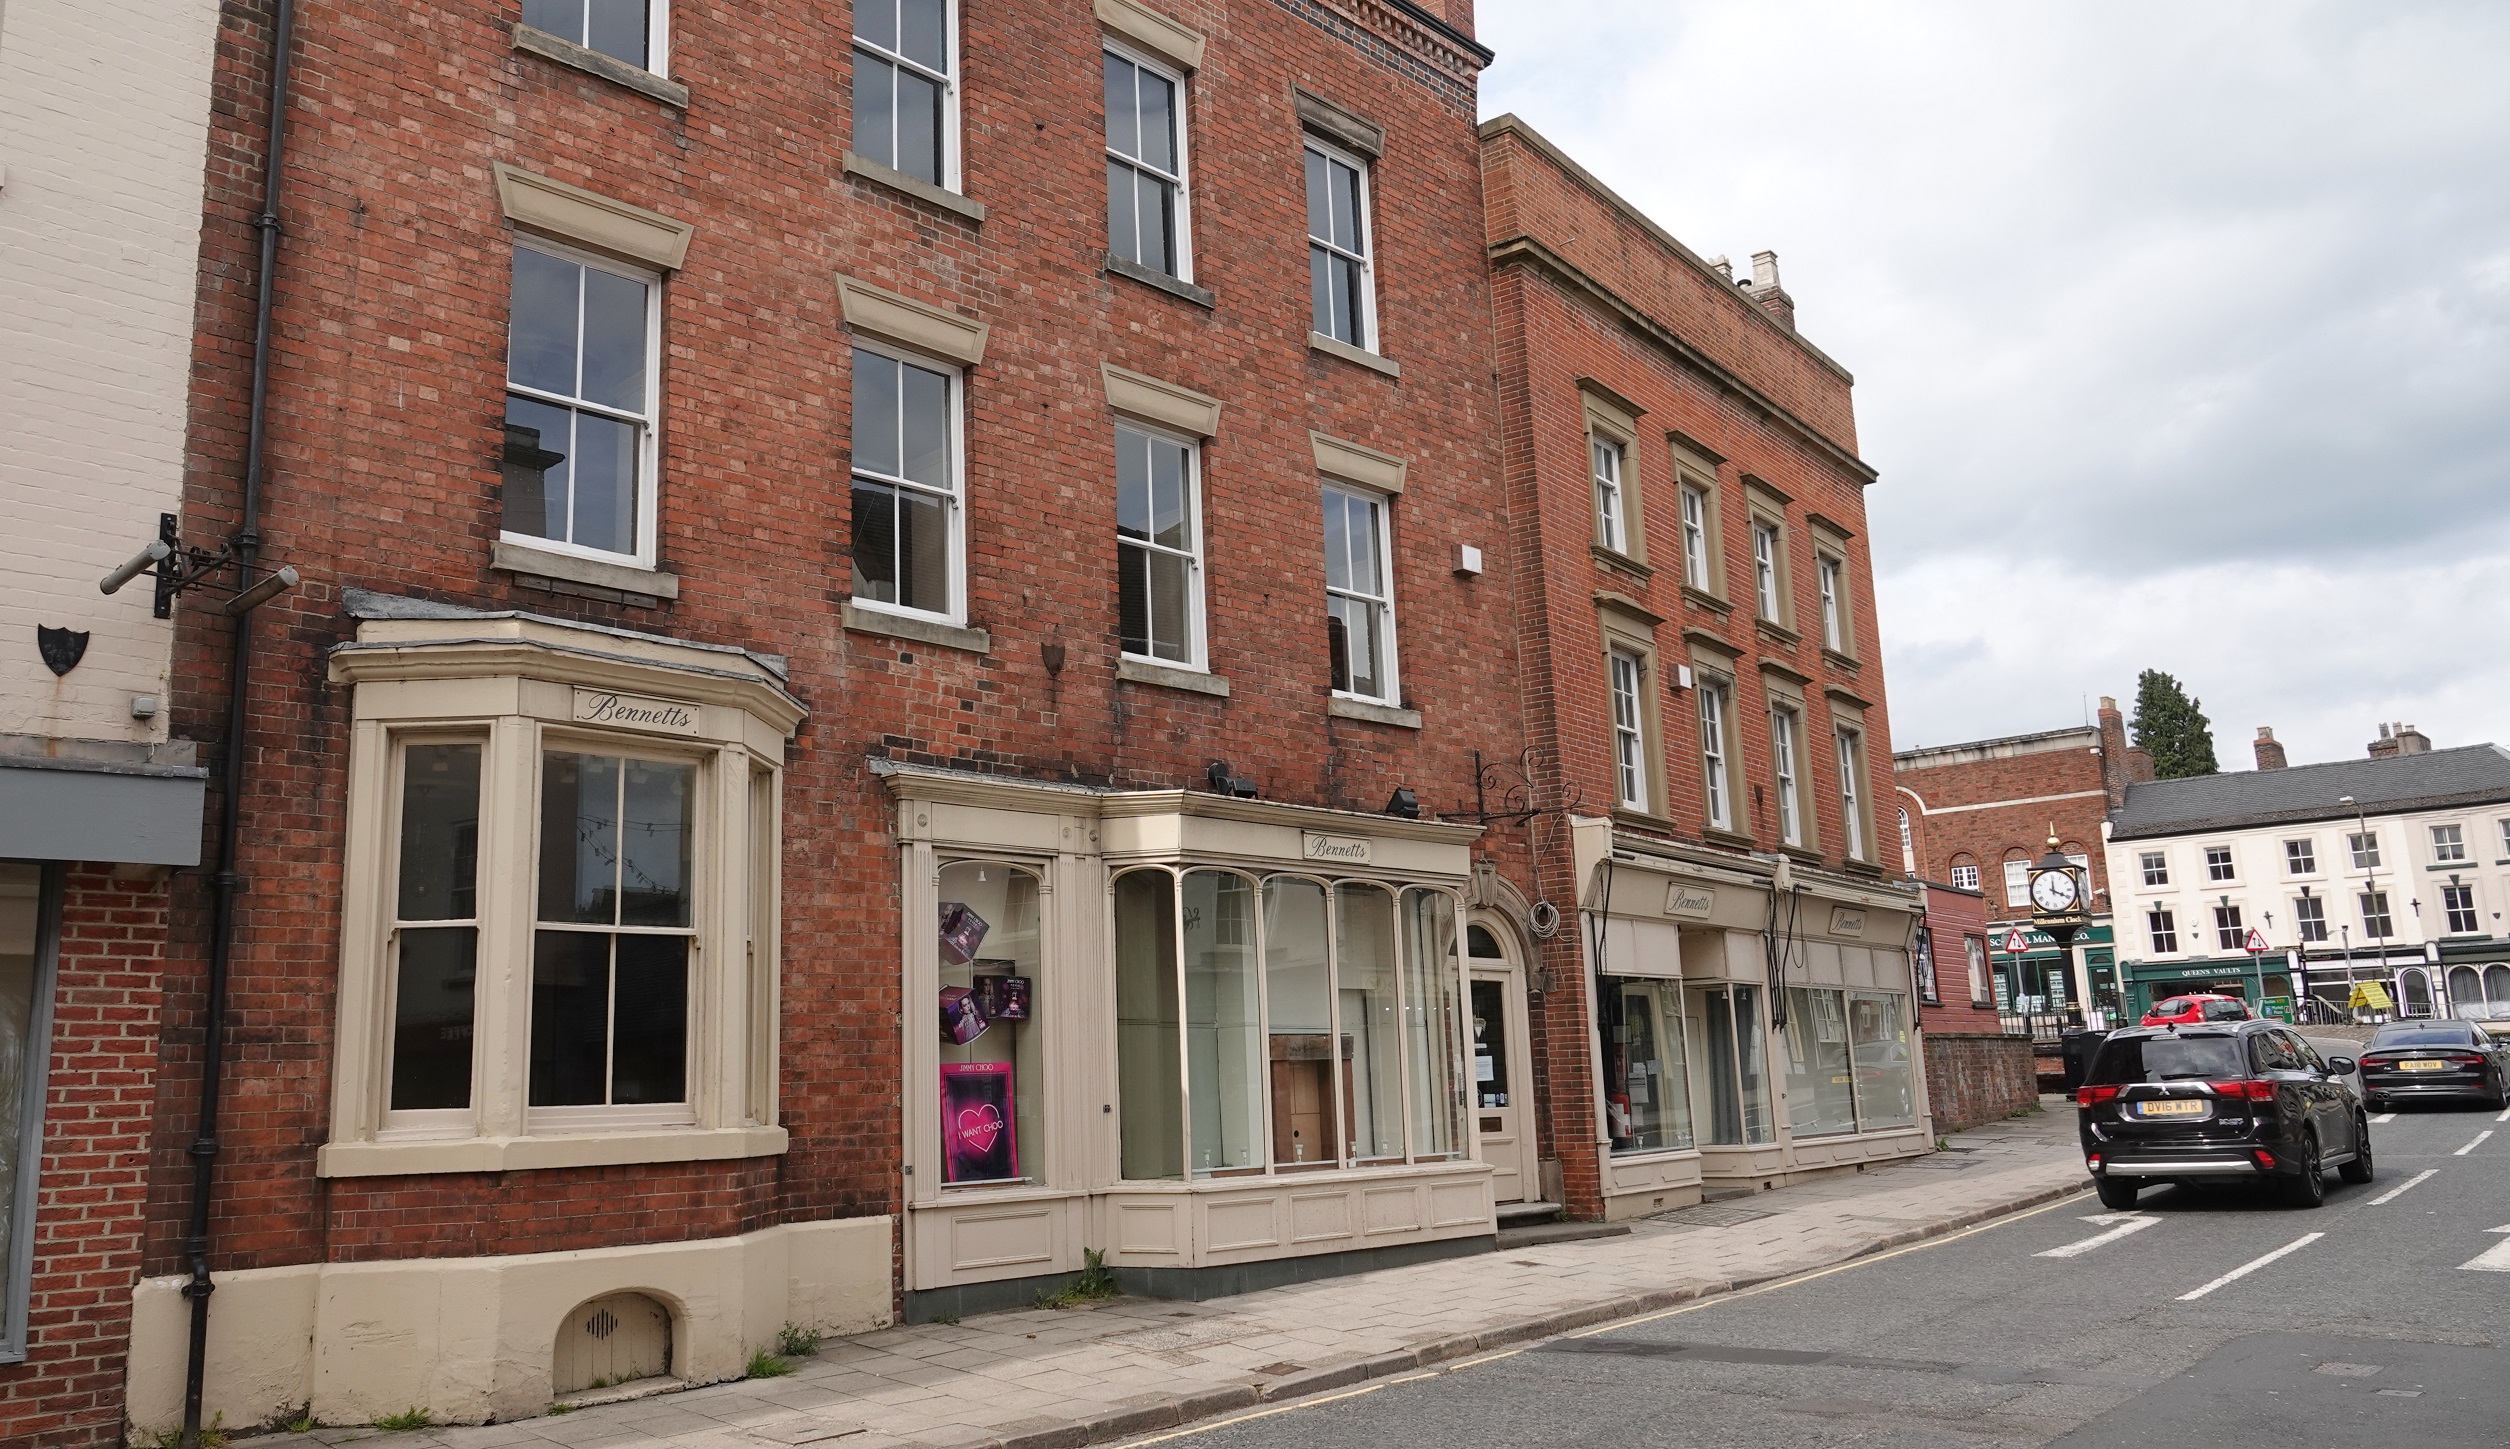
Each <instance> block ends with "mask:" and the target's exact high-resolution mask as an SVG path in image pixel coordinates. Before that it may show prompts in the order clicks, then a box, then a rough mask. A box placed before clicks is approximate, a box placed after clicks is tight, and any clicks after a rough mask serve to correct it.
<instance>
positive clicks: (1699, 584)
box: [1682, 483, 2510, 841]
mask: <svg viewBox="0 0 2510 1449" xmlns="http://www.w3.org/2000/svg"><path fill="white" fill-rule="evenodd" d="M1708 580H1709V573H1708V495H1707V494H1706V493H1704V492H1702V491H1701V490H1699V489H1697V488H1694V487H1692V486H1691V485H1689V484H1687V483H1685V484H1683V485H1682V582H1684V583H1686V584H1689V585H1690V586H1691V587H1692V588H1695V589H1698V590H1700V591H1701V592H1703V593H1706V592H1708V591H1709V585H1708ZM2502 839H2504V840H2505V841H2510V820H2505V821H2503V822H2502Z"/></svg>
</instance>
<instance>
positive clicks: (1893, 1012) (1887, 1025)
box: [1848, 991, 1917, 1132]
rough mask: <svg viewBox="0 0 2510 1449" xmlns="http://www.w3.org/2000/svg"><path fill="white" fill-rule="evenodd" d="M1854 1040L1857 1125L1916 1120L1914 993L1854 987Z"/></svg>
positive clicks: (1851, 1043) (1851, 1007)
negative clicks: (1910, 996)
mask: <svg viewBox="0 0 2510 1449" xmlns="http://www.w3.org/2000/svg"><path fill="white" fill-rule="evenodd" d="M1848 1041H1849V1046H1850V1048H1851V1050H1853V1051H1854V1053H1855V1055H1856V1122H1857V1126H1858V1127H1859V1128H1860V1129H1862V1130H1864V1131H1868V1132H1871V1131H1873V1130H1875V1129H1877V1128H1882V1127H1907V1126H1910V1125H1912V1124H1914V1123H1915V1122H1916V1121H1917V1089H1916V1084H1915V1082H1914V1080H1913V1079H1912V1077H1911V1074H1910V1062H1911V1055H1910V1052H1909V1003H1908V998H1907V997H1905V996H1903V995H1901V994H1900V993H1899V992H1896V991H1851V992H1849V993H1848Z"/></svg>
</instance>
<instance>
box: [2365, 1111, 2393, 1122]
mask: <svg viewBox="0 0 2510 1449" xmlns="http://www.w3.org/2000/svg"><path fill="white" fill-rule="evenodd" d="M2396 1120H2397V1114H2396V1113H2394V1112H2382V1113H2380V1114H2379V1115H2378V1116H2376V1117H2373V1118H2372V1119H2371V1121H2372V1122H2374V1123H2379V1122H2394V1121H2396Z"/></svg>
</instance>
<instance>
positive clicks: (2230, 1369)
mask: <svg viewBox="0 0 2510 1449" xmlns="http://www.w3.org/2000/svg"><path fill="white" fill-rule="evenodd" d="M2052 1115H2053V1114H2052ZM2505 1133H2510V1112H2504V1113H2498V1114H2497V1113H2494V1112H2491V1111H2487V1110H2481V1109H2475V1108H2462V1107H2455V1106H2442V1105H2438V1104H2433V1105H2427V1106H2417V1107H2413V1108H2410V1109H2408V1110H2404V1111H2400V1112H2397V1113H2393V1114H2385V1113H2383V1114H2381V1115H2380V1116H2378V1117H2376V1118H2374V1119H2373V1122H2372V1127H2371V1142H2372V1146H2373V1149H2374V1151H2375V1153H2376V1162H2377V1173H2376V1177H2375V1179H2374V1180H2373V1181H2372V1182H2370V1183H2367V1184H2361V1185H2351V1184H2339V1183H2337V1182H2334V1181H2333V1180H2331V1181H2330V1182H2329V1184H2328V1188H2329V1191H2328V1196H2327V1202H2326V1204H2325V1205H2324V1206H2323V1207H2319V1208H2315V1209H2295V1208H2291V1207H2287V1206H2284V1205H2283V1204H2282V1202H2281V1201H2280V1199H2279V1198H2278V1196H2277V1195H2275V1194H2273V1193H2271V1192H2266V1191H2261V1190H2259V1189H2258V1188H2257V1187H2255V1186H2251V1185H2239V1186H2225V1187H2219V1188H2212V1189H2205V1190H2192V1189H2188V1188H2179V1187H2155V1188H2147V1189H2146V1190H2145V1191H2144V1193H2143V1194H2142V1196H2141V1198H2140V1199H2139V1200H2138V1202H2137V1203H2136V1205H2135V1207H2134V1209H2133V1210H2132V1211H2126V1212H2107V1211H2104V1210H2103V1209H2102V1208H2101V1206H2100V1204H2099V1203H2098V1202H2097V1201H2094V1200H2092V1199H2091V1198H2089V1197H2088V1196H2082V1197H2071V1198H2067V1199H2064V1200H2060V1201H2057V1202H2053V1203H2050V1204H2047V1205H2045V1206H2043V1207H2040V1208H2036V1209H2031V1210H2026V1211H2023V1212H2019V1213H2013V1214H2007V1215H2005V1216H2003V1217H2000V1218H1998V1219H1995V1220H1993V1221H1991V1222H1989V1223H1985V1224H1982V1225H1980V1226H1978V1227H1976V1228H1972V1229H1968V1230H1965V1231H1961V1232H1956V1233H1951V1234H1946V1235H1943V1236H1940V1237H1936V1238H1932V1239H1928V1240H1926V1241H1924V1242H1921V1243H1917V1244H1914V1245H1911V1246H1908V1247H1905V1248H1901V1249H1898V1250H1894V1251H1890V1252H1883V1253H1876V1254H1871V1255H1868V1256H1866V1257H1863V1258H1860V1259H1857V1260H1855V1261H1853V1262H1850V1263H1846V1264H1842V1265H1839V1266H1837V1267H1834V1268H1829V1269H1825V1270H1821V1271H1818V1272H1816V1273H1812V1274H1807V1275H1801V1276H1797V1277H1793V1278H1788V1279H1783V1280H1780V1281H1776V1282H1772V1283H1767V1284H1762V1285H1759V1286H1756V1287H1753V1288H1749V1289H1744V1290H1741V1291H1738V1292H1734V1293H1729V1294H1725V1295H1721V1296H1718V1297H1714V1298H1706V1299H1702V1300H1699V1301H1696V1302H1692V1303H1686V1304H1680V1305H1676V1306H1673V1307H1670V1308H1666V1309H1662V1310H1658V1311H1656V1312H1654V1313H1651V1314H1645V1315H1638V1316H1635V1317H1633V1318H1629V1319H1624V1320H1621V1321H1619V1322H1616V1323H1613V1324H1608V1325H1598V1326H1595V1327H1593V1328H1588V1329H1583V1330H1578V1331H1574V1332H1571V1333H1568V1334H1564V1335H1560V1336H1558V1337H1555V1338H1552V1339H1549V1340H1546V1341H1543V1342H1539V1343H1533V1344H1528V1345H1521V1346H1514V1347H1510V1348H1503V1349H1499V1350H1497V1351H1495V1352H1491V1353H1487V1354H1484V1355H1481V1356H1479V1357H1477V1358H1473V1359H1467V1360H1463V1361H1461V1362H1458V1363H1454V1364H1447V1365H1441V1366H1439V1367H1438V1368H1436V1369H1434V1370H1415V1371H1414V1372H1413V1373H1412V1374H1411V1375H1408V1376H1405V1377H1399V1378H1395V1379H1390V1380H1386V1381H1382V1382H1376V1383H1370V1384H1364V1385H1359V1386H1356V1387H1354V1388H1351V1389H1347V1390H1345V1391H1344V1392H1343V1393H1342V1394H1341V1395H1340V1396H1330V1395H1328V1396H1323V1397H1320V1398H1317V1399H1310V1400H1305V1401H1302V1402H1300V1403H1297V1404H1290V1405H1283V1406H1280V1407H1278V1408H1277V1409H1274V1410H1271V1411H1270V1412H1265V1411H1261V1410H1258V1411H1254V1412H1252V1413H1243V1414H1239V1415H1236V1416H1232V1417H1230V1418H1226V1419H1222V1420H1220V1421H1217V1422H1214V1423H1210V1424H1205V1425H1198V1426H1192V1427H1187V1428H1181V1429H1175V1430H1169V1431H1167V1432H1166V1433H1165V1434H1164V1435H1160V1436H1154V1439H1153V1440H1152V1441H1149V1442H1156V1440H1158V1439H1165V1440H1167V1441H1170V1446H1171V1449H1391V1446H1412V1445H1435V1446H1437V1449H1525V1446H1528V1445H1540V1446H1542V1449H1631V1446H1635V1445H1644V1446H1648V1449H1690V1446H1698V1449H1712V1446H1713V1449H1831V1446H1845V1445H1854V1446H1856V1449H1943V1446H1947V1445H1956V1446H1961V1449H2043V1446H2047V1449H2294V1446H2312V1449H2317V1446H2327V1449H2354V1446H2363V1449H2368V1446H2379V1449H2393V1446H2399V1445H2434V1446H2437V1445H2476V1444H2493V1445H2498V1444H2502V1443H2505V1442H2510V1429H2506V1428H2505V1415H2510V1395H2505V1390H2504V1386H2505V1385H2510V1353H2506V1352H2504V1345H2505V1344H2510V1136H2504V1135H2503V1134H2505ZM1259 1414H1260V1415H1261V1417H1258V1415H1259ZM1145 1449H1146V1446H1145Z"/></svg>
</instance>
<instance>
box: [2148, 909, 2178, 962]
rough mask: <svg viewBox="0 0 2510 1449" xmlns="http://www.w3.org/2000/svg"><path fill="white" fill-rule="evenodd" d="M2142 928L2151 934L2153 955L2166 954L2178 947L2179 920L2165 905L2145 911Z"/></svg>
mask: <svg viewBox="0 0 2510 1449" xmlns="http://www.w3.org/2000/svg"><path fill="white" fill-rule="evenodd" d="M2144 928H2145V930H2147V931H2149V932H2150V933H2151V934H2152V938H2153V954H2154V955H2156V956H2168V955H2171V954H2172V953H2174V952H2176V951H2177V950H2178V949H2179V920H2178V917H2176V916H2174V915H2172V914H2171V913H2170V911H2169V910H2168V909H2167V908H2166V907H2158V906H2157V907H2155V908H2154V909H2152V910H2149V911H2146V912H2145V913H2144Z"/></svg>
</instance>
